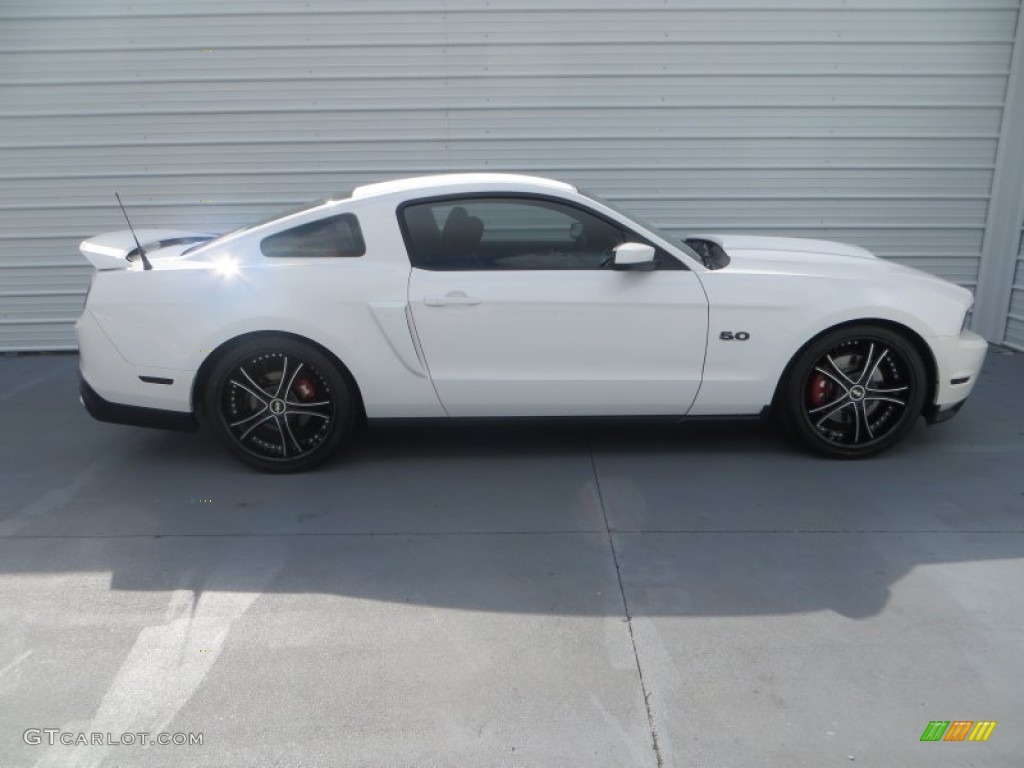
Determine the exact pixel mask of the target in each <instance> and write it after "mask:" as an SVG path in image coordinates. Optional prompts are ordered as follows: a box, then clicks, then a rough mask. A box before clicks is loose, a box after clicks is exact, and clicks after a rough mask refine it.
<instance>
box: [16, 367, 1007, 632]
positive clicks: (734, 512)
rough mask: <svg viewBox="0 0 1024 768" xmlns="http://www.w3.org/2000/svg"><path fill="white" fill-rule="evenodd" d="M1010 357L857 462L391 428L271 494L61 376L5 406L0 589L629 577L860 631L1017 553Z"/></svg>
mask: <svg viewBox="0 0 1024 768" xmlns="http://www.w3.org/2000/svg"><path fill="white" fill-rule="evenodd" d="M1021 360H1022V356H1015V357H1014V358H1012V359H1005V358H996V359H993V360H990V363H989V370H988V371H987V374H988V376H987V380H986V381H983V382H982V383H981V385H979V390H980V391H979V394H978V398H977V403H975V402H972V403H971V404H970V405H969V406H968V408H966V409H965V410H964V413H963V415H962V416H961V417H958V419H959V421H953V422H951V423H950V424H948V425H943V426H940V427H935V428H926V427H925V426H924V425H921V426H919V427H918V428H917V429H916V430H915V431H914V433H912V435H911V436H910V437H909V438H908V439H907V440H906V441H905V442H904V443H903V444H901V445H900V446H898V447H897V448H895V449H894V450H893V451H891V452H890V453H888V454H886V455H885V456H882V457H878V458H875V459H871V460H865V461H858V462H836V461H829V460H824V459H819V458H816V457H814V456H810V455H807V454H805V453H803V452H802V451H800V450H798V449H796V448H795V447H793V446H792V445H791V444H790V443H789V442H788V441H786V440H785V439H783V438H782V437H781V436H780V435H779V434H778V432H777V431H776V430H774V429H773V428H771V426H770V425H768V424H766V423H762V422H756V421H755V422H715V423H713V422H687V423H682V424H674V423H669V422H663V421H651V420H641V421H636V420H632V421H630V420H626V421H623V420H605V421H596V422H595V421H592V420H587V421H580V420H558V421H535V420H530V421H511V422H510V421H505V420H503V421H472V422H464V423H463V422H458V423H438V422H426V423H417V422H408V421H399V422H380V423H373V424H371V425H370V427H369V428H368V429H367V430H366V431H365V433H364V434H362V435H361V436H360V437H359V438H358V439H357V440H356V442H355V444H354V445H353V446H352V447H351V448H350V449H349V450H348V451H346V452H344V453H343V454H341V455H339V456H338V457H337V459H336V460H334V461H331V462H329V463H328V464H327V465H325V466H324V467H323V468H321V469H320V470H318V471H315V472H310V473H306V474H302V475H283V476H273V475H263V474H259V473H255V472H253V471H250V470H249V469H247V468H245V467H244V466H241V465H239V464H237V463H236V462H235V461H234V460H232V459H231V458H230V457H228V456H227V455H226V454H225V453H224V452H222V451H221V450H220V449H219V447H218V446H216V444H215V443H214V441H213V440H212V439H209V437H208V436H204V435H202V434H199V435H191V434H175V433H161V432H150V431H145V430H135V429H130V428H124V427H117V426H111V425H105V424H98V423H95V422H93V421H91V420H90V419H89V418H88V417H87V416H86V415H85V414H84V413H83V412H82V411H81V409H80V408H79V406H78V403H77V402H75V398H74V394H73V382H69V381H65V380H63V379H59V378H57V379H54V378H52V377H51V378H50V379H49V382H50V383H49V384H48V385H47V387H46V388H45V389H43V390H36V389H33V388H31V387H28V388H25V387H22V388H21V389H19V390H18V391H17V392H15V393H13V395H12V396H11V397H9V398H8V399H7V400H6V402H4V403H3V404H2V406H3V408H4V409H5V410H7V411H8V412H9V415H10V419H9V421H11V422H14V426H15V427H16V431H15V432H13V433H12V434H19V435H25V437H24V438H23V439H22V440H20V441H19V442H18V443H17V445H12V444H11V443H8V444H7V446H6V447H4V448H3V449H2V450H3V452H4V454H5V456H4V459H5V463H4V467H5V468H4V469H3V470H2V472H3V480H4V484H5V487H7V488H11V489H12V491H11V492H9V493H8V494H7V495H6V496H5V497H4V498H3V499H2V501H0V512H2V515H0V534H2V535H3V538H2V539H0V546H2V550H3V556H2V557H0V573H40V574H44V573H45V574H57V573H66V572H105V573H109V574H110V583H111V587H112V588H113V589H115V590H178V589H188V590H192V591H193V592H194V594H195V595H196V596H197V599H198V596H199V595H201V594H202V593H203V592H206V591H210V590H226V591H231V592H244V591H249V590H263V591H268V592H275V591H278V592H304V593H325V594H337V595H342V596H346V597H356V598H362V599H368V600H377V601H387V602H394V603H410V602H414V603H420V604H423V605H428V606H438V607H444V608H452V609H460V610H474V611H500V612H522V613H547V612H552V611H554V612H558V613H565V614H587V613H595V612H596V613H602V612H607V613H611V614H615V613H620V612H621V611H622V605H621V596H620V595H618V593H617V591H616V589H613V588H612V587H615V585H616V584H617V580H618V575H619V574H620V573H621V575H622V578H623V582H624V583H625V584H626V585H627V587H628V589H627V594H629V593H632V594H634V595H636V596H638V598H639V597H642V596H646V597H650V598H652V599H649V600H648V599H642V600H639V602H638V603H637V605H638V606H642V607H638V608H637V610H641V611H647V612H652V613H659V614H675V615H750V614H786V613H795V612H804V611H816V610H833V611H836V612H838V613H841V614H843V615H845V616H850V617H864V616H871V615H874V614H876V613H878V612H879V611H881V610H882V608H883V607H884V606H885V604H886V601H887V599H888V597H889V595H890V591H891V588H892V586H893V585H894V584H895V583H896V582H898V581H899V580H900V579H901V578H902V577H903V576H905V575H906V574H907V573H908V572H910V571H911V570H912V569H914V568H915V567H918V566H922V565H928V564H931V563H948V562H969V561H984V560H993V559H1006V558H1020V557H1024V535H1022V533H1024V524H1022V522H1021V512H1024V478H1022V477H1021V475H1020V473H1019V467H1020V459H1021V454H1022V449H1021V445H1022V444H1021V437H1020V436H1021V434H1022V433H1024V416H1022V414H1021V413H1020V410H1019V409H1016V410H1014V409H1013V408H1012V407H1011V406H1012V403H1013V402H1014V398H1015V397H1016V395H1015V394H1014V393H1015V392H1016V391H1017V390H1016V389H1015V386H1014V384H1013V382H1014V381H1016V382H1017V383H1019V382H1020V381H1021V380H1022V379H1024V366H1022V365H1021ZM14 364H15V365H16V364H17V361H15V362H14ZM43 367H44V368H45V366H43ZM992 368H995V369H997V372H998V375H996V376H993V375H992V371H991V369H992ZM55 395H56V396H55ZM40 414H42V415H40ZM19 422H24V423H23V424H19ZM29 422H31V423H34V424H37V425H38V424H40V423H42V427H43V428H42V429H35V430H30V429H28V427H27V425H28V424H29ZM21 427H24V428H25V429H24V431H17V430H18V429H19V428H21ZM57 436H59V437H57ZM613 544H614V548H615V557H612V556H611V555H612V549H611V547H612V545H613ZM250 550H252V554H251V556H250V555H246V553H247V552H249V551H250ZM225 563H228V564H229V565H227V566H226V565H225ZM268 573H272V574H273V576H272V578H269V580H268ZM654 597H656V598H657V599H653V598H654Z"/></svg>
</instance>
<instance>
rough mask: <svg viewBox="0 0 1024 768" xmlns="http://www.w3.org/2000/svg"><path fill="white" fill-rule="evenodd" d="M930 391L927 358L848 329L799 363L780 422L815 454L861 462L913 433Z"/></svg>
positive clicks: (868, 331)
mask: <svg viewBox="0 0 1024 768" xmlns="http://www.w3.org/2000/svg"><path fill="white" fill-rule="evenodd" d="M926 389H927V380H926V372H925V367H924V363H923V361H922V360H921V355H920V353H919V352H918V351H917V349H916V348H915V347H914V345H913V344H912V343H910V341H908V340H907V339H906V338H905V337H904V336H902V335H900V334H898V333H896V332H894V331H892V330H889V329H888V328H882V327H879V326H871V325H856V326H847V327H844V328H840V329H837V330H835V331H833V332H831V333H828V334H825V335H824V336H822V337H821V338H820V339H817V340H815V341H814V342H813V343H812V344H810V345H809V346H808V347H807V348H806V349H804V350H803V352H801V353H800V355H799V356H798V357H797V359H796V360H795V361H794V364H793V365H792V367H791V368H790V371H789V374H788V375H787V377H786V380H785V382H784V385H783V391H782V392H781V393H780V394H781V406H782V416H783V419H784V421H785V422H786V424H787V426H788V427H789V429H790V431H791V432H792V433H793V434H794V435H795V436H796V437H797V438H798V439H799V440H800V441H801V442H802V443H804V445H806V446H807V447H809V448H811V449H812V450H814V451H817V452H818V453H821V454H824V455H826V456H831V457H834V458H860V457H864V456H870V455H872V454H876V453H879V452H880V451H883V450H885V449H886V448H889V447H890V446H892V445H893V444H894V443H896V442H898V441H899V440H901V439H902V438H903V437H904V436H905V435H906V434H907V433H908V432H909V431H910V430H911V429H912V428H913V426H914V424H915V423H916V422H917V417H918V416H919V415H920V414H921V409H922V407H923V406H924V398H925V394H926Z"/></svg>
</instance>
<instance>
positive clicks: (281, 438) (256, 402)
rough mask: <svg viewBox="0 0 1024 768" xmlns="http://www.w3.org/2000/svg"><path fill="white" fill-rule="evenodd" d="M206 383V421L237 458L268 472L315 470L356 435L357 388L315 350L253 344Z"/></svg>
mask: <svg viewBox="0 0 1024 768" xmlns="http://www.w3.org/2000/svg"><path fill="white" fill-rule="evenodd" d="M206 381H207V384H206V388H205V391H204V392H203V406H204V414H205V422H206V423H207V424H209V426H210V427H212V429H213V431H214V432H215V433H216V434H217V437H218V438H219V439H220V441H221V442H222V443H223V444H224V446H225V447H226V448H227V449H228V450H229V451H230V452H231V453H232V454H234V455H235V456H236V457H237V458H239V459H241V460H242V461H243V462H245V463H246V464H248V465H249V466H251V467H255V468H256V469H259V470H262V471H264V472H302V471H304V470H307V469H311V468H312V467H315V466H316V465H317V464H320V463H321V462H323V461H325V460H326V459H328V458H329V457H330V456H331V455H332V454H333V453H334V452H335V451H336V450H337V449H338V447H339V446H340V445H341V444H342V443H343V442H345V440H346V439H347V438H348V437H349V435H350V434H351V432H352V427H353V424H354V422H355V412H356V398H355V396H354V394H353V389H352V386H351V385H350V384H349V381H348V378H347V376H346V375H345V373H344V372H342V371H340V370H338V367H337V365H336V364H335V363H334V362H333V361H332V360H330V359H329V358H328V357H327V356H326V355H324V354H323V353H322V352H320V351H319V350H318V349H316V348H315V347H314V346H312V345H311V344H307V343H304V342H302V341H298V340H296V339H292V338H288V337H285V336H264V337H258V338H253V339H249V340H247V341H244V342H242V343H240V344H239V345H238V346H236V347H234V348H232V349H231V350H230V351H229V352H228V353H227V354H225V355H224V356H223V357H221V358H220V360H219V361H218V362H217V363H216V364H215V365H214V367H213V370H212V371H211V372H210V375H209V376H208V377H207V379H206Z"/></svg>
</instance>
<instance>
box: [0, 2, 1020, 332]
mask: <svg viewBox="0 0 1024 768" xmlns="http://www.w3.org/2000/svg"><path fill="white" fill-rule="evenodd" d="M1019 6H1020V0H717V1H716V2H712V1H711V0H703V2H702V1H701V0H631V2H629V3H624V2H622V1H621V0H486V1H484V0H475V1H474V0H444V1H441V0H436V1H434V2H431V1H429V0H339V1H338V2H327V1H325V0H307V1H306V2H302V3H298V2H286V1H285V0H277V1H271V0H245V1H243V0H175V2H173V3H167V2H155V1H153V2H143V1H137V2H123V1H118V0H65V1H64V2H58V1H57V0H50V1H49V2H40V1H39V0H0V106H2V109H0V249H2V250H0V349H53V348H67V347H70V346H72V345H73V343H74V340H73V335H72V322H73V320H74V318H75V317H76V315H77V313H78V311H79V310H80V307H81V304H82V298H83V293H84V290H85V286H86V282H87V277H88V274H89V270H88V268H87V267H86V266H85V262H84V260H82V259H81V258H80V257H79V255H78V252H77V243H78V241H79V240H80V239H82V238H83V237H85V236H88V235H91V234H94V233H97V232H101V231H105V230H110V229H118V228H122V227H123V221H122V219H121V217H120V212H119V211H118V209H117V208H116V206H115V204H114V198H113V192H114V190H118V191H120V193H121V195H122V197H123V198H124V199H125V201H126V203H127V205H128V208H129V213H130V214H131V215H132V217H133V223H135V225H136V227H140V226H158V225H159V226H173V227H185V228H189V229H195V228H198V229H208V230H213V231H217V230H226V229H230V228H233V227H236V226H239V225H241V224H243V223H246V222H247V221H250V220H253V219H255V218H259V217H262V216H264V215H266V214H268V213H271V212H273V211H274V210H275V209H278V208H281V207H285V206H289V205H292V204H296V203H300V202H302V201H305V200H309V199H312V198H315V197H317V196H319V195H322V194H324V193H327V192H331V191H337V190H344V189H347V188H350V187H352V186H354V185H356V184H361V183H364V182H368V181H375V180H380V179H383V178H388V177H396V176H401V175H405V174H410V173H426V172H436V171H445V170H477V169H496V170H498V169H500V170H511V171H525V172H534V173H539V174H543V175H550V176H554V177H557V178H562V179H565V180H567V181H571V182H574V183H577V184H579V185H581V186H583V187H585V188H588V189H592V190H593V191H595V192H597V193H599V194H601V195H603V196H605V197H608V198H611V199H615V200H619V201H623V202H624V203H625V204H626V205H628V206H629V207H631V208H632V209H634V210H636V211H637V212H638V213H640V214H642V215H646V216H647V217H649V218H650V219H652V220H654V221H655V222H657V223H660V224H663V225H665V226H666V227H667V228H670V229H676V230H682V231H685V230H694V229H696V230H704V231H709V230H710V231H713V230H732V231H750V232H764V233H770V234H771V233H778V234H793V235H807V236H824V237H828V238H834V239H839V240H846V241H850V242H854V243H859V244H861V245H864V246H866V247H868V248H870V249H872V250H874V251H875V252H876V253H878V254H879V255H882V256H886V257H891V258H894V259H898V260H900V261H903V262H905V263H908V264H912V265H914V266H918V267H921V268H923V269H927V270H930V271H932V272H935V273H937V274H940V275H943V276H945V277H948V278H950V279H953V280H955V281H957V282H959V283H961V284H964V285H968V286H971V285H973V284H974V282H975V281H976V278H977V273H978V259H979V254H980V252H981V245H982V239H983V234H984V228H985V219H986V210H987V206H988V202H989V196H990V192H991V187H992V177H993V170H994V163H995V156H996V146H997V142H998V140H999V130H1000V119H1001V114H1002V110H1003V100H1004V97H1005V92H1006V86H1007V77H1008V74H1009V68H1010V62H1011V54H1012V50H1013V41H1014V30H1015V25H1016V23H1017V16H1018V11H1019ZM1017 301H1018V304H1017V305H1016V306H1017V307H1018V310H1019V298H1018V299H1017Z"/></svg>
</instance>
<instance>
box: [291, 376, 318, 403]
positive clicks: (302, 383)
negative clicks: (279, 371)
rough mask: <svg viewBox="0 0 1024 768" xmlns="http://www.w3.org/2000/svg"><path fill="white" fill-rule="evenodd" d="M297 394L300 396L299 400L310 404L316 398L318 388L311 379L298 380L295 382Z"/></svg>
mask: <svg viewBox="0 0 1024 768" xmlns="http://www.w3.org/2000/svg"><path fill="white" fill-rule="evenodd" d="M295 393H296V394H297V395H298V396H299V400H301V401H302V402H304V403H308V402H309V401H310V400H312V399H313V398H314V397H316V386H315V385H314V384H313V382H312V381H310V380H309V379H298V380H297V381H296V382H295Z"/></svg>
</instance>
